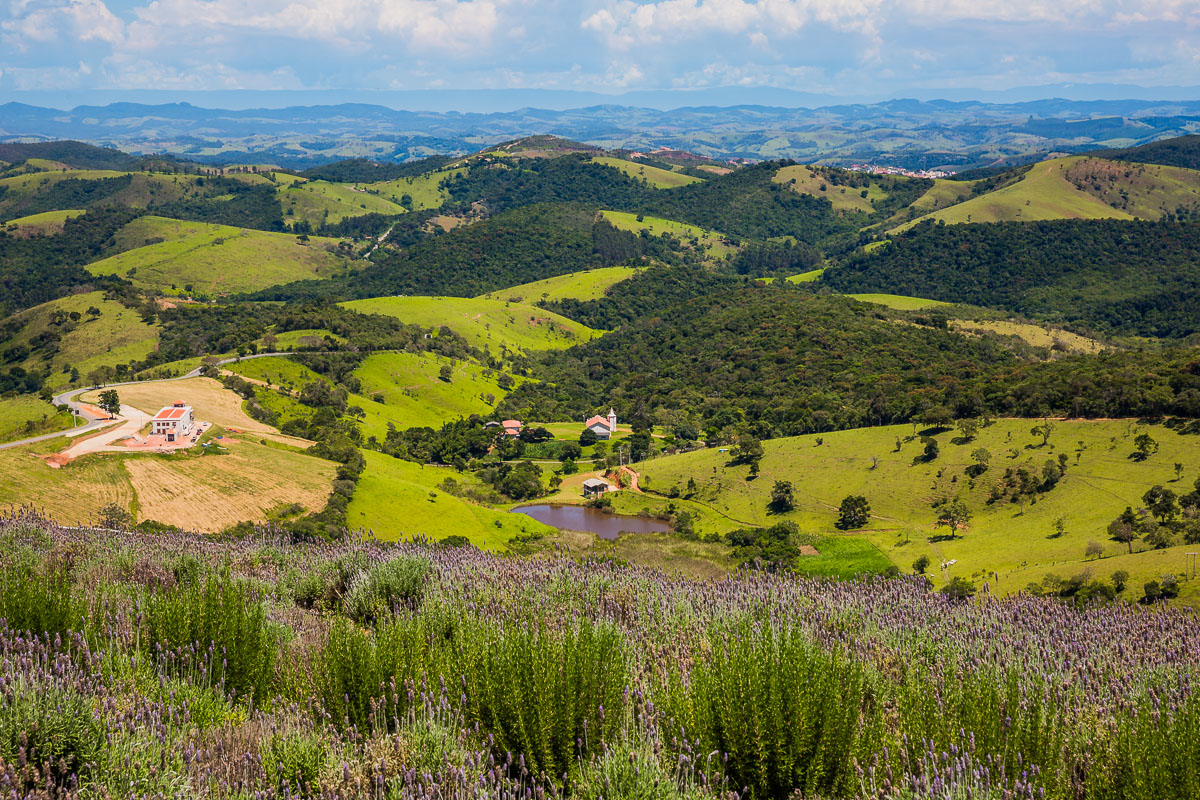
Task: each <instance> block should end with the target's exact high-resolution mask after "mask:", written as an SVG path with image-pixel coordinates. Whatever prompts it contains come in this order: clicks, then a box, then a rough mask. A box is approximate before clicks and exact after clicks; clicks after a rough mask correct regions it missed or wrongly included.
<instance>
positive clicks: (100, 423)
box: [0, 352, 295, 450]
mask: <svg viewBox="0 0 1200 800" xmlns="http://www.w3.org/2000/svg"><path fill="white" fill-rule="evenodd" d="M291 355H295V353H294V352H286V353H255V354H254V355H249V356H241V357H240V358H239V357H234V358H226V359H222V360H221V361H218V362H217V363H216V366H218V367H221V366H224V365H225V364H233V363H236V362H238V361H249V360H251V359H253V358H268V357H270V356H291ZM200 370H201V367H197V368H196V369H194V370H192V371H191V372H188V373H186V374H184V375H177V376H176V377H174V378H157V379H155V380H152V381H122V382H121V383H106V384H104V385H103V387H101V388H104V389H114V388H116V387H118V386H141V385H144V384H147V383H165V382H167V381H182V380H185V379H187V378H198V377H200ZM96 388H97V387H95V386H84V387H82V388H79V389H68V390H67V391H65V392H60V393H59V394H56V395H54V398H53V401H52V402H53V403H54V405H56V406H62V405H65V406H67V407H68V408H70V409H71V413H72V414H73V415H75V416H76V417H81V418H83V419H85V420H87V424H85V425H77V426H75V427H74V428H68V429H67V430H65V431H57V432H55V433H44V434H42V435H41V436H31V437H29V438H28V439H18V440H17V441H15V442H5V443H4V444H0V450H9V449H11V448H13V447H21V446H23V445H27V444H34V443H35V442H45V441H48V440H50V439H56V438H58V437H59V436H79V435H81V434H84V433H87V432H89V431H93V430H99V429H101V428H104V427H107V426H108V425H111V424H113V423H114V422H120V421H121V419H123V418H122V417H116V418H112V417H97V416H95V415H94V414H92V413H91V412H89V411H88V410H87V409H86V408H84V407H83V406H82V405H81V404H80V403H78V402H77V401H76V400H75V398H76V397H77V396H79V395H81V394H83V393H84V392H91V391H94V390H95V389H96Z"/></svg>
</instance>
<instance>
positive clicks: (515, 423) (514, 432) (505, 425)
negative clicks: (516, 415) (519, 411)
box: [483, 419, 525, 437]
mask: <svg viewBox="0 0 1200 800" xmlns="http://www.w3.org/2000/svg"><path fill="white" fill-rule="evenodd" d="M483 427H485V428H500V429H502V431H503V433H504V435H505V436H509V437H517V436H520V435H521V431H522V430H524V429H525V425H524V423H522V422H521V420H519V419H506V420H504V421H503V422H489V423H487V424H486V425H484V426H483Z"/></svg>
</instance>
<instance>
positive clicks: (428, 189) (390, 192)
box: [362, 169, 464, 211]
mask: <svg viewBox="0 0 1200 800" xmlns="http://www.w3.org/2000/svg"><path fill="white" fill-rule="evenodd" d="M463 172H464V170H462V169H447V170H435V171H433V172H427V173H425V174H424V175H414V176H412V177H408V178H397V179H396V180H391V181H379V182H377V183H368V184H363V187H362V188H363V189H365V190H366V191H368V192H372V193H374V194H377V195H379V196H380V197H381V198H386V199H387V200H388V201H390V202H391V203H395V204H399V203H401V201H402V200H403V199H404V197H405V196H406V195H407V196H408V197H409V198H410V199H411V201H412V210H413V211H420V210H422V209H426V208H438V207H440V206H441V205H442V204H443V203H445V202H446V200H447V199H448V198H449V194H447V193H446V192H445V191H444V190H443V189H442V188H441V183H442V181H444V180H448V179H452V178H454V177H456V176H458V175H461V174H462V173H463Z"/></svg>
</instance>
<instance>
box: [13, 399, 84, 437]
mask: <svg viewBox="0 0 1200 800" xmlns="http://www.w3.org/2000/svg"><path fill="white" fill-rule="evenodd" d="M73 424H74V420H73V418H72V416H71V415H70V414H69V413H60V412H59V411H58V409H56V408H55V407H54V406H53V405H52V404H50V403H47V402H46V401H45V400H42V399H41V398H40V397H35V396H33V395H28V394H25V395H18V396H16V397H5V398H3V399H0V442H12V441H16V440H17V439H24V438H25V437H27V436H37V435H39V434H43V433H54V432H55V431H61V430H66V429H67V428H70V427H71V426H72V425H73Z"/></svg>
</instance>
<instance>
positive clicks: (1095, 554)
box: [1083, 542, 1104, 558]
mask: <svg viewBox="0 0 1200 800" xmlns="http://www.w3.org/2000/svg"><path fill="white" fill-rule="evenodd" d="M1102 555H1104V545H1102V544H1100V543H1099V542H1088V543H1087V547H1086V548H1084V550H1083V557H1084V558H1099V557H1100V556H1102Z"/></svg>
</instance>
